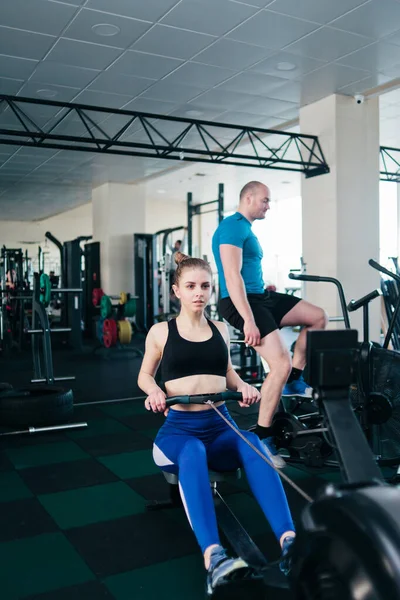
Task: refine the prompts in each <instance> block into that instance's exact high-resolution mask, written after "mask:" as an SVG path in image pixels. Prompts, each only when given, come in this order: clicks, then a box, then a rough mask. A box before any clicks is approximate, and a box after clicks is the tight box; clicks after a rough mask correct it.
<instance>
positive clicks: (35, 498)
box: [0, 401, 324, 600]
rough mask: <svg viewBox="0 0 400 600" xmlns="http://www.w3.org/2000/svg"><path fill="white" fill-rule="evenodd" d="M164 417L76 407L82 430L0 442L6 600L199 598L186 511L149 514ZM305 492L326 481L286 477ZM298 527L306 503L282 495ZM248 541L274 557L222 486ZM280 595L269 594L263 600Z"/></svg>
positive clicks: (247, 512)
mask: <svg viewBox="0 0 400 600" xmlns="http://www.w3.org/2000/svg"><path fill="white" fill-rule="evenodd" d="M163 419H164V417H163V416H160V415H153V414H149V413H146V412H145V411H144V409H143V404H142V402H141V401H130V402H124V403H120V404H108V405H97V406H86V407H79V406H77V407H76V409H75V420H76V421H86V422H87V423H88V427H87V428H86V429H83V430H82V429H81V430H75V431H74V430H68V431H65V432H56V433H48V434H42V435H36V434H35V435H30V436H18V437H17V436H15V437H0V563H1V565H2V568H1V576H0V578H1V599H2V600H18V599H29V600H64V599H65V600H81V599H82V600H92V599H93V600H103V599H104V600H105V599H111V600H112V599H114V600H128V599H129V600H155V599H156V598H163V600H168V599H169V598H171V599H172V598H173V599H174V600H188V598H190V600H200V599H203V598H204V580H205V573H204V569H203V565H202V557H201V553H200V551H199V549H198V546H197V543H196V541H195V538H194V536H193V533H192V531H191V529H190V527H189V525H188V523H187V520H186V516H185V514H184V512H183V510H182V509H180V508H175V509H171V510H163V511H157V512H151V511H148V510H146V504H147V503H148V502H149V501H151V500H153V499H159V500H163V499H167V497H168V486H167V484H166V482H165V480H164V477H163V476H162V475H161V474H160V472H159V471H158V469H157V467H156V466H155V465H154V463H153V460H152V454H151V448H152V440H153V439H154V435H155V433H156V431H157V428H158V427H159V426H160V425H161V424H162V422H163ZM286 472H287V474H288V475H289V476H291V477H293V478H294V479H295V480H296V482H297V483H298V484H300V485H301V486H302V487H303V488H304V489H305V490H306V491H307V492H308V493H312V494H314V493H315V491H316V489H317V488H318V487H319V486H320V485H321V484H322V483H324V480H323V479H322V478H317V477H316V476H315V475H310V474H309V473H306V472H305V471H304V470H303V471H302V470H298V469H294V468H288V469H287V470H286ZM286 489H287V493H288V497H289V502H290V504H291V506H292V510H293V514H294V517H295V519H298V518H299V514H300V511H301V509H302V507H303V506H304V501H303V500H302V499H301V498H300V497H299V496H298V495H297V493H296V492H295V491H293V490H292V489H291V488H287V487H286ZM221 490H222V492H223V493H224V495H225V497H226V499H227V501H228V503H229V504H230V506H231V507H232V508H233V509H234V511H235V513H236V514H237V516H238V517H239V519H240V520H241V521H242V522H243V524H244V525H245V527H246V528H247V529H248V531H249V533H250V534H251V535H252V536H254V539H255V540H256V541H257V543H258V544H259V545H260V547H261V548H262V550H263V551H265V552H266V554H267V556H268V558H270V559H271V560H274V559H276V558H277V557H278V548H277V544H276V542H275V540H274V537H273V535H272V532H271V530H270V528H269V525H268V523H267V522H266V521H265V518H264V516H263V515H262V513H261V510H260V509H259V507H258V505H257V503H256V502H255V500H254V499H253V497H252V496H251V493H250V491H249V489H248V487H247V483H246V482H245V481H244V480H240V481H238V482H236V481H235V483H234V485H232V484H223V485H222V487H221ZM275 598H276V599H277V598H280V599H282V598H283V595H281V594H280V593H277V594H276V595H275V594H274V593H270V594H269V595H268V599H269V600H275Z"/></svg>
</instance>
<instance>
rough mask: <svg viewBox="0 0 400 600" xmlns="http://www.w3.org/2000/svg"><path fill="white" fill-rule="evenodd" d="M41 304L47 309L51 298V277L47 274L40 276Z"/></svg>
mask: <svg viewBox="0 0 400 600" xmlns="http://www.w3.org/2000/svg"><path fill="white" fill-rule="evenodd" d="M39 285H40V298H39V299H40V302H41V303H42V304H43V305H44V306H45V307H46V308H47V307H48V305H49V304H50V298H51V283H50V277H49V276H48V275H46V273H42V274H41V276H40V283H39Z"/></svg>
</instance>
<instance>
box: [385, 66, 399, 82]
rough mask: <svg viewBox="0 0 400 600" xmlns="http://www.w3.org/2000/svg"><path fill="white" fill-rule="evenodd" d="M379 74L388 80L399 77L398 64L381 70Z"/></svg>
mask: <svg viewBox="0 0 400 600" xmlns="http://www.w3.org/2000/svg"><path fill="white" fill-rule="evenodd" d="M381 73H383V75H385V76H386V77H389V78H390V79H397V78H398V77H399V76H400V64H397V65H393V66H392V67H388V68H387V69H386V68H384V69H381Z"/></svg>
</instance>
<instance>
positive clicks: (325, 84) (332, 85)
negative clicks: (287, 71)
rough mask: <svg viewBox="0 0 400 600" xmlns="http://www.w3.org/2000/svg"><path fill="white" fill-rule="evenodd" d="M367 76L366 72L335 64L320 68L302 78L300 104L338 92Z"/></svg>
mask: <svg viewBox="0 0 400 600" xmlns="http://www.w3.org/2000/svg"><path fill="white" fill-rule="evenodd" d="M368 75H369V73H368V71H363V70H360V69H350V68H348V67H344V66H342V65H338V64H335V63H334V64H331V65H327V66H326V67H322V68H321V69H318V70H317V71H313V72H312V73H309V75H306V76H305V77H303V79H302V82H301V84H302V90H301V91H302V98H301V103H302V105H304V104H309V103H310V102H315V101H316V100H319V99H321V98H324V97H325V96H329V95H330V94H334V93H335V92H338V91H339V90H340V88H343V87H344V86H345V85H350V84H351V83H353V82H356V81H359V80H361V79H365V77H368Z"/></svg>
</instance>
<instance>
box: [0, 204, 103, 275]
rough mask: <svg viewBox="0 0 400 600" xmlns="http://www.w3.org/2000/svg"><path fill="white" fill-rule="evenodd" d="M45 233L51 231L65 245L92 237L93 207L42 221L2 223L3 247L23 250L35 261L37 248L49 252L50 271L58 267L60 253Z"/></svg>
mask: <svg viewBox="0 0 400 600" xmlns="http://www.w3.org/2000/svg"><path fill="white" fill-rule="evenodd" d="M46 231H50V233H52V234H53V235H54V236H55V237H56V238H57V239H59V240H60V242H62V243H63V242H67V241H69V240H73V239H75V238H77V237H78V236H80V235H92V233H93V225H92V203H91V202H90V203H88V204H84V205H82V206H79V207H78V208H74V209H73V210H69V211H67V212H65V213H62V214H60V215H57V216H55V217H51V218H50V219H43V220H42V221H34V222H28V221H0V245H1V246H6V247H8V248H22V249H23V251H24V252H25V250H28V254H29V256H30V257H32V258H33V259H35V260H36V259H37V254H38V247H39V246H41V247H42V249H43V250H44V252H46V254H45V270H46V271H47V270H50V269H51V268H53V266H54V265H58V264H59V251H58V249H57V247H56V246H55V245H54V244H53V243H52V242H50V241H47V242H46V241H45V233H46ZM24 242H28V243H24ZM29 242H30V243H29ZM46 265H47V266H48V268H47V266H46Z"/></svg>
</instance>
